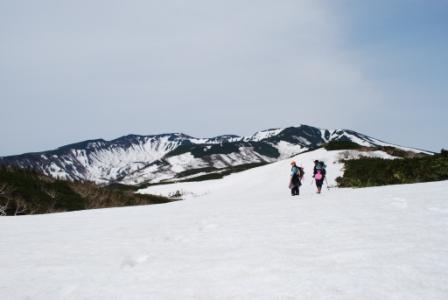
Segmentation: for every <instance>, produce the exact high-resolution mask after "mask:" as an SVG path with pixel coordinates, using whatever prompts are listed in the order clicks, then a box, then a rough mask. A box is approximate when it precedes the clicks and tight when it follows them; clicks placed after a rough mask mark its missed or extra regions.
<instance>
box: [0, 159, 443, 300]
mask: <svg viewBox="0 0 448 300" xmlns="http://www.w3.org/2000/svg"><path fill="white" fill-rule="evenodd" d="M345 154H347V155H359V154H357V153H338V152H337V151H335V152H321V153H319V152H314V153H308V155H309V157H305V155H307V154H303V155H302V156H301V159H302V160H301V161H299V164H300V163H301V162H303V164H305V167H306V168H307V169H308V168H309V165H307V164H308V161H309V159H311V158H322V159H328V161H327V163H329V162H330V159H334V157H335V155H336V156H337V155H345ZM378 155H383V154H378ZM288 162H289V161H283V162H279V163H275V164H272V165H268V166H265V167H261V168H256V169H252V170H249V171H246V172H243V173H240V174H235V175H231V176H229V177H227V179H225V180H222V181H220V183H219V182H205V183H203V184H202V186H209V187H210V188H209V189H208V190H207V188H204V190H205V192H204V193H203V194H202V196H199V197H198V196H197V195H198V194H199V192H200V191H199V190H197V189H198V186H192V189H191V191H194V192H196V197H194V198H193V197H190V198H188V197H187V198H188V199H187V200H185V201H179V202H174V203H169V204H164V205H157V206H154V205H153V206H140V207H128V208H116V209H101V210H90V211H80V212H73V213H60V214H52V215H35V216H23V217H2V218H0V228H1V231H0V266H1V271H0V294H1V295H2V299H204V300H209V299H313V300H314V299H367V300H368V299H447V297H448V201H447V200H448V182H436V183H427V184H416V185H401V186H388V187H378V188H367V189H357V190H353V189H331V190H330V191H327V190H324V193H323V194H321V195H316V194H314V193H313V192H314V189H313V188H312V187H311V185H310V181H309V178H308V179H307V180H306V181H305V182H304V186H303V190H302V195H301V196H299V197H291V196H289V191H288V189H287V174H288V170H289V166H288ZM338 172H340V165H338V163H336V164H329V176H330V180H332V178H334V177H335V176H337V175H338ZM285 175H286V177H285ZM307 175H308V177H309V170H308V174H307ZM195 189H196V190H195Z"/></svg>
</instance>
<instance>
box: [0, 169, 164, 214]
mask: <svg viewBox="0 0 448 300" xmlns="http://www.w3.org/2000/svg"><path fill="white" fill-rule="evenodd" d="M170 201H172V200H170V199H168V198H165V197H159V196H153V195H139V194H135V193H134V192H133V191H132V190H129V189H128V187H127V186H119V185H115V186H112V187H99V186H97V185H96V184H94V183H92V182H69V181H64V180H58V179H53V178H50V177H48V176H44V175H42V174H39V173H37V172H35V171H30V170H23V169H17V168H12V167H0V215H27V214H43V213H52V212H64V211H74V210H83V209H91V208H106V207H119V206H130V205H142V204H159V203H166V202H170Z"/></svg>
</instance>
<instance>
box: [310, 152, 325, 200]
mask: <svg viewBox="0 0 448 300" xmlns="http://www.w3.org/2000/svg"><path fill="white" fill-rule="evenodd" d="M325 167H326V166H325V163H324V162H323V161H318V160H315V161H314V172H313V178H314V180H315V181H316V187H317V193H318V194H320V192H321V191H322V185H323V184H324V180H325V175H326V173H327V171H326V170H325Z"/></svg>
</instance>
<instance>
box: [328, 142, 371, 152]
mask: <svg viewBox="0 0 448 300" xmlns="http://www.w3.org/2000/svg"><path fill="white" fill-rule="evenodd" d="M324 148H325V149H327V150H329V151H331V150H352V149H360V148H362V146H361V145H359V144H357V143H354V142H352V141H343V140H340V141H331V142H329V143H327V144H325V145H324Z"/></svg>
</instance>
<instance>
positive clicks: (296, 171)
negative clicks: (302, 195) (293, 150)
mask: <svg viewBox="0 0 448 300" xmlns="http://www.w3.org/2000/svg"><path fill="white" fill-rule="evenodd" d="M304 174H305V173H304V172H303V168H301V167H298V166H297V164H296V162H295V161H292V162H291V176H290V181H289V188H290V189H291V196H298V195H299V187H300V186H301V185H302V183H301V180H302V177H303V175H304Z"/></svg>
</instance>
